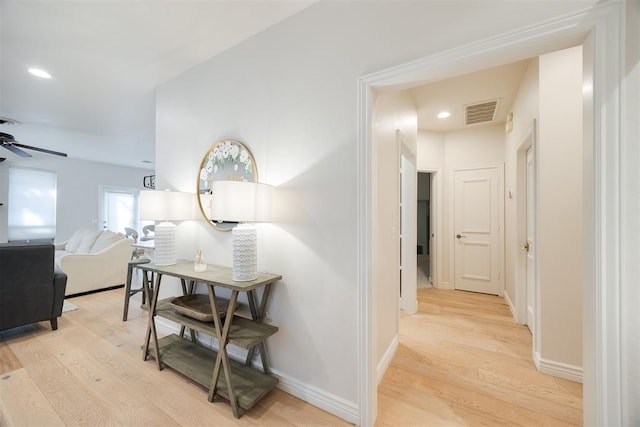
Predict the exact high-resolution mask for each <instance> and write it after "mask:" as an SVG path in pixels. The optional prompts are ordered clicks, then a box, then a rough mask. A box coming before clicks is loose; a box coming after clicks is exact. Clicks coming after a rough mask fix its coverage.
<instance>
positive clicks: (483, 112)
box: [464, 99, 499, 126]
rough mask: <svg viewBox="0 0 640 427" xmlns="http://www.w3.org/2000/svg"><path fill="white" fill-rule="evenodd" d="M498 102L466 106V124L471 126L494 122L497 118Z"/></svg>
mask: <svg viewBox="0 0 640 427" xmlns="http://www.w3.org/2000/svg"><path fill="white" fill-rule="evenodd" d="M498 101H499V100H497V99H495V100H493V101H484V102H479V103H477V104H469V105H465V107H464V124H465V125H467V126H469V125H476V124H479V123H487V122H492V121H493V120H494V119H495V117H496V111H497V110H498Z"/></svg>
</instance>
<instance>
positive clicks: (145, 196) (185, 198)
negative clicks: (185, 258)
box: [139, 190, 195, 266]
mask: <svg viewBox="0 0 640 427" xmlns="http://www.w3.org/2000/svg"><path fill="white" fill-rule="evenodd" d="M139 203H140V219H146V220H153V221H160V222H159V223H157V224H156V226H155V238H154V240H155V245H154V263H155V264H156V265H159V266H164V265H174V264H175V263H176V261H177V256H176V225H175V224H174V223H172V222H171V221H182V220H187V219H193V218H194V212H193V210H194V209H193V207H194V204H195V199H194V195H193V194H191V193H183V192H179V191H169V190H167V191H153V190H152V191H141V192H140V202H139Z"/></svg>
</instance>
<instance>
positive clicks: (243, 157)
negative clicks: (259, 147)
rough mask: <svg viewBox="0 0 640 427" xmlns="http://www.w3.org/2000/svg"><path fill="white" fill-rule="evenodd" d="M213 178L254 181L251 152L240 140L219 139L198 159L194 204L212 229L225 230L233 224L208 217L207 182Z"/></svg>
mask: <svg viewBox="0 0 640 427" xmlns="http://www.w3.org/2000/svg"><path fill="white" fill-rule="evenodd" d="M214 181H252V182H258V169H257V168H256V161H255V159H254V158H253V154H251V151H249V149H248V148H247V147H246V146H245V145H244V144H243V143H242V142H240V141H237V140H235V139H223V140H220V141H218V142H216V143H215V144H213V145H212V146H211V148H210V149H209V150H208V151H207V152H206V154H205V155H204V157H203V158H202V162H200V173H199V175H198V205H199V206H200V211H201V212H202V215H204V217H205V218H206V219H207V221H208V222H209V224H211V225H212V226H213V227H214V228H215V229H216V230H221V231H229V230H231V229H232V228H233V227H234V226H235V225H236V223H235V222H224V221H218V220H216V219H215V218H211V183H212V182H214Z"/></svg>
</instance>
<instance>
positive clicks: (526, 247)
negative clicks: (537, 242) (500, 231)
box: [522, 240, 529, 252]
mask: <svg viewBox="0 0 640 427" xmlns="http://www.w3.org/2000/svg"><path fill="white" fill-rule="evenodd" d="M522 249H524V250H525V251H527V252H529V241H528V240H527V243H525V244H524V246H523V247H522Z"/></svg>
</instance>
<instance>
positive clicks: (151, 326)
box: [142, 273, 162, 370]
mask: <svg viewBox="0 0 640 427" xmlns="http://www.w3.org/2000/svg"><path fill="white" fill-rule="evenodd" d="M161 279H162V274H160V273H158V274H156V283H155V285H154V292H153V299H152V300H151V307H150V308H149V323H148V324H147V334H146V338H145V340H144V351H143V354H142V360H147V353H148V352H149V341H150V339H151V337H152V336H153V347H154V350H155V359H156V365H157V366H158V370H162V364H161V363H160V348H159V347H158V334H157V332H156V323H155V313H156V304H157V303H158V294H159V293H160V280H161ZM143 280H144V279H143Z"/></svg>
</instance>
